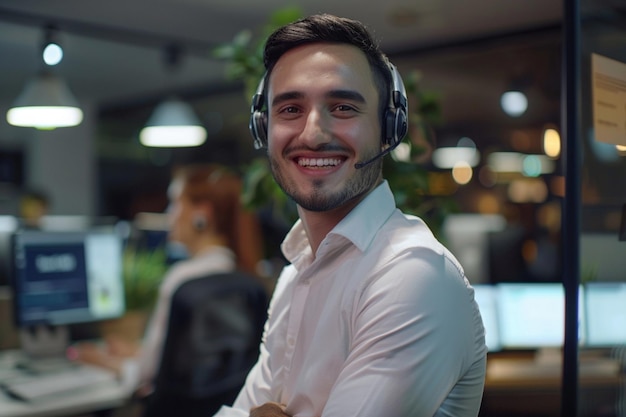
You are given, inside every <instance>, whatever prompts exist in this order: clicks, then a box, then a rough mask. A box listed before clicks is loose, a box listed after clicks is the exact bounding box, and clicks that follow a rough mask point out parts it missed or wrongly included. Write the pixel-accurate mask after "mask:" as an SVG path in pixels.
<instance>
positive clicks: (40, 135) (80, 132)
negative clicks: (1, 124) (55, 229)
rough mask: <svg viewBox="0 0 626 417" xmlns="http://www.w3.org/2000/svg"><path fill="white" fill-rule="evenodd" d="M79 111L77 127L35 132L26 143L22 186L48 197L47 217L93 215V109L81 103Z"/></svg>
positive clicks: (94, 178) (94, 197)
mask: <svg viewBox="0 0 626 417" xmlns="http://www.w3.org/2000/svg"><path fill="white" fill-rule="evenodd" d="M81 108H82V109H83V113H84V119H83V121H82V123H81V124H80V125H78V126H75V127H64V128H58V129H54V130H49V131H37V130H35V131H34V133H33V136H32V137H31V138H30V140H29V141H28V142H29V143H28V148H27V152H26V161H25V165H26V170H25V171H26V178H25V183H26V185H27V186H31V187H36V188H38V189H41V190H42V191H45V192H46V193H47V194H48V195H49V197H50V200H51V207H50V213H49V214H71V215H85V216H93V215H95V214H96V213H95V210H96V207H95V201H96V196H97V192H96V191H97V190H96V184H97V182H96V175H97V172H96V170H97V166H96V165H97V159H96V138H95V116H94V114H93V111H92V108H93V106H89V105H86V104H85V103H82V102H81Z"/></svg>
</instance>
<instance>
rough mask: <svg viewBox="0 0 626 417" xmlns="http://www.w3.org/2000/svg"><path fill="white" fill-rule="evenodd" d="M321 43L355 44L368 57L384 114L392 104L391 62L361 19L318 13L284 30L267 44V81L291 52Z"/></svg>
mask: <svg viewBox="0 0 626 417" xmlns="http://www.w3.org/2000/svg"><path fill="white" fill-rule="evenodd" d="M319 42H322V43H344V44H348V45H353V46H355V47H357V48H359V50H361V51H362V52H363V53H364V54H365V56H366V57H367V61H368V62H369V64H370V68H371V69H372V73H373V74H374V80H375V83H376V87H377V89H378V93H379V102H380V103H379V108H380V112H379V113H380V114H381V115H382V114H383V112H384V109H385V107H387V106H388V104H389V103H388V101H389V99H388V97H389V94H390V92H389V88H390V86H391V85H392V79H391V73H390V70H389V61H388V60H387V57H386V56H385V54H383V52H382V51H381V50H380V48H379V46H378V43H377V42H376V41H375V40H374V38H373V37H372V35H371V34H370V33H369V31H368V30H367V28H366V27H365V25H364V24H363V23H361V22H359V21H357V20H352V19H348V18H344V17H337V16H333V15H330V14H317V15H312V16H309V17H306V18H303V19H300V20H297V21H295V22H293V23H289V24H287V25H285V26H282V27H280V28H279V29H277V30H276V31H274V33H272V34H271V35H270V36H269V38H268V39H267V41H266V43H265V51H264V55H263V63H264V64H265V68H266V70H267V75H266V79H269V74H270V73H271V72H272V70H273V68H274V66H275V65H276V62H277V61H278V60H279V59H280V57H281V56H283V54H285V53H286V52H287V51H289V50H291V49H293V48H296V47H298V46H301V45H306V44H311V43H319Z"/></svg>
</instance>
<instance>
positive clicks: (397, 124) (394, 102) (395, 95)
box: [249, 61, 408, 150]
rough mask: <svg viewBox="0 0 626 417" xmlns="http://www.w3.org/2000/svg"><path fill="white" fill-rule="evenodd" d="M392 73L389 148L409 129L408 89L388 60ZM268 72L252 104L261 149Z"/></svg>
mask: <svg viewBox="0 0 626 417" xmlns="http://www.w3.org/2000/svg"><path fill="white" fill-rule="evenodd" d="M387 65H388V68H389V72H390V75H391V82H392V86H391V87H392V88H391V89H390V97H389V105H388V107H387V108H386V109H385V114H384V117H383V126H382V132H383V135H382V144H383V146H385V147H388V149H389V150H391V149H393V148H395V147H396V146H398V144H400V142H401V141H402V139H403V138H404V136H405V135H406V133H407V130H408V118H407V115H408V100H407V98H406V89H405V88H404V83H403V82H402V77H401V76H400V73H399V72H398V69H397V68H396V67H395V65H393V64H392V63H391V62H389V61H387ZM266 78H267V73H266V74H265V75H264V76H263V78H261V81H260V82H259V85H258V86H257V89H256V93H255V94H254V96H252V105H251V106H250V123H249V128H250V133H251V134H252V137H253V138H254V148H255V149H261V148H264V147H266V146H267V111H266V110H263V106H264V105H265V82H266Z"/></svg>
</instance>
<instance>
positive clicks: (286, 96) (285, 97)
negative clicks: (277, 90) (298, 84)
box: [272, 90, 365, 107]
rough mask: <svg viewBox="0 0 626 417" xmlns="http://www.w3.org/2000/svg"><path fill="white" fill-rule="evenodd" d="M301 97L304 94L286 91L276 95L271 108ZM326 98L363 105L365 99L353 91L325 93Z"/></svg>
mask: <svg viewBox="0 0 626 417" xmlns="http://www.w3.org/2000/svg"><path fill="white" fill-rule="evenodd" d="M303 97H304V94H303V93H301V92H299V91H287V92H285V93H281V94H277V95H276V96H275V97H274V99H273V100H272V107H274V106H277V105H279V104H281V103H283V102H285V101H289V100H295V99H301V98H303ZM326 97H327V98H334V99H342V100H350V101H356V102H359V103H365V97H363V95H362V94H361V93H359V92H357V91H354V90H331V91H329V92H328V93H326Z"/></svg>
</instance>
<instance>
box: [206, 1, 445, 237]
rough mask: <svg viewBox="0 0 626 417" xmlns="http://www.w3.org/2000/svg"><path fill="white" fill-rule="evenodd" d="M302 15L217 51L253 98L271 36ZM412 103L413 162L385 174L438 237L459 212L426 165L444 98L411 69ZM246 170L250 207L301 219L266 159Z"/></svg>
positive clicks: (276, 19)
mask: <svg viewBox="0 0 626 417" xmlns="http://www.w3.org/2000/svg"><path fill="white" fill-rule="evenodd" d="M300 17H302V13H301V10H300V9H299V8H298V7H287V8H283V9H279V10H277V11H276V12H275V13H274V14H273V15H272V16H271V17H270V20H269V22H268V23H267V24H266V25H265V26H264V27H263V28H262V30H261V31H260V35H259V37H257V38H254V36H253V34H252V32H251V31H249V30H246V31H243V32H241V33H239V34H238V35H237V36H235V38H234V39H233V41H232V42H230V43H226V44H223V45H221V46H219V47H218V48H216V49H215V50H214V54H215V56H216V57H218V58H220V59H223V60H227V61H229V65H228V68H227V75H226V76H227V78H229V79H231V80H233V79H235V80H243V82H244V85H245V94H246V97H247V98H251V97H252V96H253V94H254V92H255V90H256V86H257V85H258V83H259V81H260V80H261V78H262V77H263V74H264V71H265V68H264V65H263V46H264V44H265V40H266V39H267V37H268V36H269V34H270V33H271V32H272V31H274V30H275V29H277V28H278V27H280V26H282V25H284V24H287V23H290V22H292V21H294V20H297V19H298V18H300ZM404 78H405V79H404V84H405V88H406V91H407V98H408V101H409V114H408V118H409V126H410V129H409V132H408V134H407V138H406V139H405V141H404V143H405V144H407V145H408V158H406V159H404V160H396V161H389V159H391V158H394V155H388V156H386V157H385V158H386V159H387V160H388V161H386V162H385V163H384V164H383V167H384V168H383V175H384V177H385V178H386V179H387V181H388V182H389V184H390V186H391V189H392V190H393V192H394V197H395V199H396V204H397V206H398V207H399V208H400V209H401V210H403V211H404V212H406V213H411V214H415V215H418V216H420V217H423V218H424V219H425V220H426V221H427V222H428V223H429V225H430V227H431V228H432V229H433V231H434V233H435V234H439V233H440V229H441V225H442V223H443V220H444V218H445V216H446V215H447V214H448V213H450V212H454V211H457V207H456V204H455V203H454V201H453V200H452V199H450V198H449V197H447V196H443V197H439V196H437V197H435V196H432V195H430V194H429V172H428V171H427V169H426V168H425V167H424V165H423V162H424V161H425V160H426V159H427V158H428V157H429V155H430V151H431V150H432V148H433V143H434V134H433V131H432V128H431V126H433V125H435V124H436V123H438V122H439V121H440V120H439V119H440V115H441V109H440V106H439V98H438V96H437V95H436V94H434V93H432V92H427V91H424V90H422V88H421V86H420V81H421V74H420V72H419V71H417V70H412V71H411V72H410V73H409V74H408V75H407V76H404ZM243 172H244V195H243V201H244V204H246V206H248V207H249V208H253V209H254V208H259V207H271V208H272V209H273V212H274V214H275V215H276V216H279V217H281V218H283V219H285V220H286V221H288V222H290V223H291V222H293V221H294V220H295V219H296V218H297V212H296V208H295V204H294V203H293V201H291V200H290V199H289V198H288V197H287V196H286V195H285V194H284V193H283V192H282V190H281V189H280V187H278V185H277V184H276V182H275V181H274V180H273V178H272V175H271V171H270V167H269V163H268V161H267V158H265V157H262V158H256V159H254V160H252V161H251V162H250V163H249V164H248V165H247V166H245V167H243Z"/></svg>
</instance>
